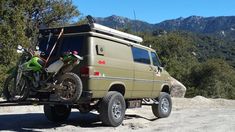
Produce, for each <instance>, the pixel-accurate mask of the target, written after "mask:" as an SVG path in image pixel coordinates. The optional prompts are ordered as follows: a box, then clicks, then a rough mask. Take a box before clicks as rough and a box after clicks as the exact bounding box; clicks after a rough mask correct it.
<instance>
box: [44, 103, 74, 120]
mask: <svg viewBox="0 0 235 132" xmlns="http://www.w3.org/2000/svg"><path fill="white" fill-rule="evenodd" d="M70 113H71V107H70V106H68V105H54V106H51V105H44V114H45V116H46V117H47V119H48V120H49V121H52V122H57V123H60V122H64V121H66V120H67V119H68V117H69V115H70Z"/></svg>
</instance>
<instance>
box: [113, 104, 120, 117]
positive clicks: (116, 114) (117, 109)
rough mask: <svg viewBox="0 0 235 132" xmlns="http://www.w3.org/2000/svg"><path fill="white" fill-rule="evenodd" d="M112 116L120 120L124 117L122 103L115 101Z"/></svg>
mask: <svg viewBox="0 0 235 132" xmlns="http://www.w3.org/2000/svg"><path fill="white" fill-rule="evenodd" d="M112 115H113V117H114V118H115V119H119V118H120V117H121V115H122V105H121V102H120V101H115V102H114V103H113V106H112Z"/></svg>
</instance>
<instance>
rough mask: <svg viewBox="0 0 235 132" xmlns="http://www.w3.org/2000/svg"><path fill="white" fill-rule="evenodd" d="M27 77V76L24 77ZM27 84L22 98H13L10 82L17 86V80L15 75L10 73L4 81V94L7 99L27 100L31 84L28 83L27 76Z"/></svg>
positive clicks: (22, 92)
mask: <svg viewBox="0 0 235 132" xmlns="http://www.w3.org/2000/svg"><path fill="white" fill-rule="evenodd" d="M24 78H25V77H24ZM25 81H26V82H25V83H26V84H25V86H24V89H23V91H21V94H20V95H21V97H20V98H17V99H15V98H13V97H12V95H11V91H10V89H9V88H10V83H11V82H12V83H13V87H14V88H15V87H16V80H15V76H14V75H9V76H8V77H7V78H6V80H5V82H4V86H3V96H4V97H5V98H6V100H7V101H23V100H25V99H26V98H27V97H28V95H29V85H28V82H27V79H26V78H25Z"/></svg>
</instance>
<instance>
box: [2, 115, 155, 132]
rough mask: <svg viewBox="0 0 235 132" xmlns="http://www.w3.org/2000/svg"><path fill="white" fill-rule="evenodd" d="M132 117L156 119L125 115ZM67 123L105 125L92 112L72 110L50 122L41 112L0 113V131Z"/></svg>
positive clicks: (33, 131)
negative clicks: (56, 121)
mask: <svg viewBox="0 0 235 132" xmlns="http://www.w3.org/2000/svg"><path fill="white" fill-rule="evenodd" d="M134 118H143V119H146V120H149V121H154V120H156V119H148V118H145V117H143V116H139V115H135V114H127V115H126V116H125V120H129V119H134ZM67 125H72V126H75V127H84V128H94V127H106V126H104V125H103V124H102V123H101V121H100V120H99V117H98V115H97V114H93V113H88V114H81V113H79V112H72V113H71V115H70V117H69V119H68V120H67V121H66V122H63V123H53V122H50V121H48V120H47V119H46V117H45V116H44V114H43V113H26V114H8V115H0V131H2V130H5V131H28V132H31V131H32V132H36V131H37V130H38V131H40V129H57V128H59V127H63V126H67ZM35 129H36V130H35Z"/></svg>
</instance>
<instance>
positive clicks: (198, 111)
mask: <svg viewBox="0 0 235 132" xmlns="http://www.w3.org/2000/svg"><path fill="white" fill-rule="evenodd" d="M173 104H174V105H173V111H172V114H171V115H170V117H168V118H164V119H157V118H155V117H154V116H153V114H152V112H151V108H150V107H143V108H138V109H129V110H127V112H126V117H125V120H124V122H123V124H122V125H121V126H119V127H117V128H113V127H106V126H103V125H102V124H101V122H100V121H99V119H98V115H97V113H95V112H94V113H90V114H86V115H82V114H79V112H77V110H74V111H73V112H72V114H71V116H70V118H69V119H68V121H66V122H65V123H64V124H56V123H52V122H49V121H48V120H47V119H46V118H45V117H44V114H43V111H42V107H41V106H30V107H29V106H27V107H24V106H18V107H1V108H0V131H61V132H62V131H63V132H64V131H67V132H68V131H82V132H85V131H89V132H90V131H91V132H92V131H93V132H99V131H100V132H110V131H122V132H124V131H137V132H138V131H145V132H148V131H157V132H191V131H192V132H201V131H206V132H234V131H235V101H232V100H224V99H206V98H204V97H201V96H197V97H195V98H192V99H179V98H174V99H173Z"/></svg>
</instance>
